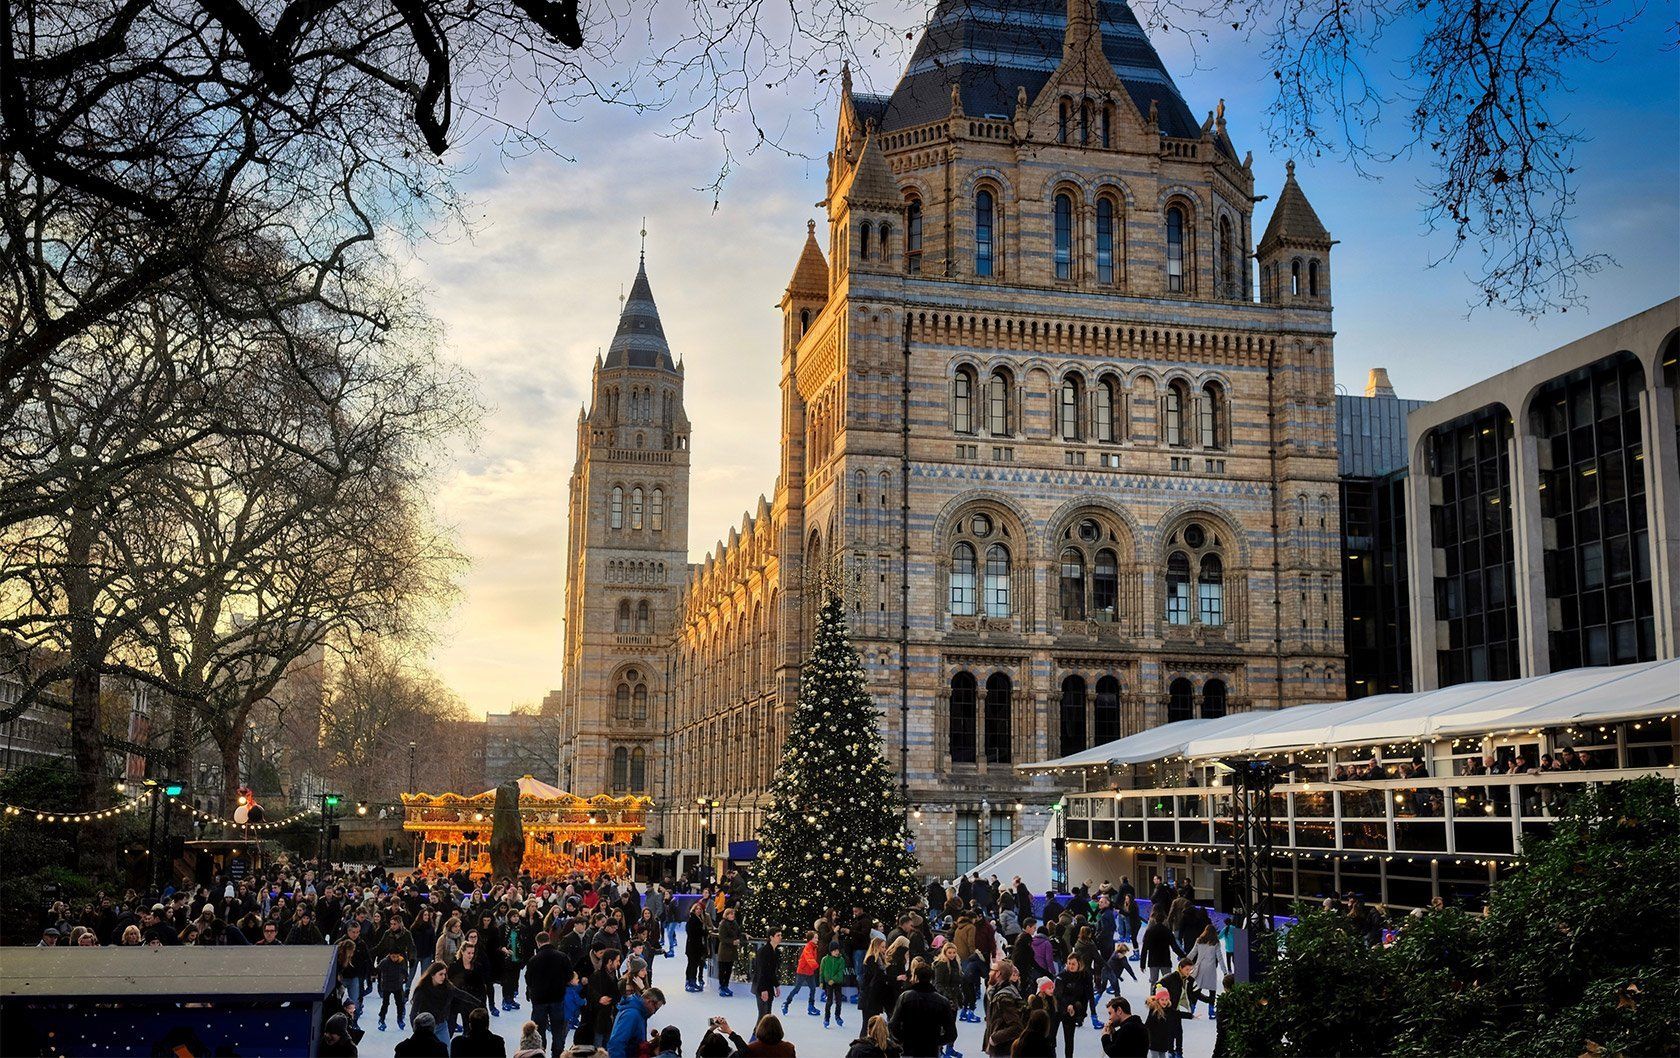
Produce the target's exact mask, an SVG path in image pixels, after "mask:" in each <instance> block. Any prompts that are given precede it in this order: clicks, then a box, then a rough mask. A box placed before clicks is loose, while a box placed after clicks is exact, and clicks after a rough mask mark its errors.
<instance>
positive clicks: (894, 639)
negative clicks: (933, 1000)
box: [560, 0, 1344, 875]
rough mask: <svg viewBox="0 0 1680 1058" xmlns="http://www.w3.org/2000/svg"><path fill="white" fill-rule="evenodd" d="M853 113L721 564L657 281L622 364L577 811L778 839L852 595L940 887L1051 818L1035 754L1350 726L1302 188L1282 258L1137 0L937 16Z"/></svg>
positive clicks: (1016, 4)
mask: <svg viewBox="0 0 1680 1058" xmlns="http://www.w3.org/2000/svg"><path fill="white" fill-rule="evenodd" d="M842 84H843V89H842V93H841V97H840V103H839V106H840V113H839V115H838V120H837V134H836V138H835V143H834V149H833V153H832V155H831V157H830V162H829V173H828V185H827V187H828V196H827V201H826V209H827V215H826V217H825V218H824V219H823V222H822V224H823V225H824V227H823V230H821V231H819V230H818V225H816V224H813V225H812V226H811V229H810V231H809V232H808V233H807V235H806V238H805V241H804V245H803V247H802V248H801V249H800V250H799V252H798V254H797V256H796V262H795V264H794V268H793V275H792V279H791V280H790V281H789V283H788V286H787V289H786V291H785V292H784V293H783V295H782V299H781V306H782V312H783V318H784V326H783V340H782V348H781V350H780V361H779V362H780V379H781V392H782V406H781V438H780V448H781V461H780V472H779V474H778V476H777V479H776V481H775V484H774V488H773V489H772V490H771V493H770V495H769V497H768V498H767V499H763V498H761V499H760V501H759V503H758V505H757V507H756V509H754V510H751V511H748V512H746V514H745V515H744V516H743V518H742V520H741V522H740V524H739V525H737V526H732V527H729V528H728V530H727V533H726V534H725V536H724V538H723V539H722V540H721V541H719V542H718V543H717V544H716V545H715V546H714V547H713V548H712V549H711V550H710V551H709V552H708V553H707V554H706V557H705V559H704V561H703V562H701V563H699V564H691V563H690V562H689V560H688V554H689V535H688V506H689V466H690V459H691V456H692V451H691V448H690V431H689V423H688V419H687V417H686V415H685V414H684V411H683V377H684V371H683V368H681V367H679V366H678V365H677V364H676V363H675V362H674V360H673V357H672V353H671V350H670V348H669V346H668V344H667V342H666V339H665V336H664V331H663V327H662V325H661V321H660V318H659V314H658V311H657V309H656V308H655V303H654V299H653V294H652V288H651V286H650V284H649V282H648V279H647V275H646V270H645V268H644V269H643V270H642V271H641V272H639V273H638V275H637V277H636V281H635V284H634V286H633V288H632V290H631V293H630V295H629V297H628V298H627V300H626V303H625V306H624V311H623V317H622V319H621V321H620V324H619V329H618V333H617V335H616V336H615V337H614V339H613V342H612V345H611V347H610V349H609V351H608V354H607V356H606V357H605V358H604V359H603V360H601V361H599V362H598V363H597V365H596V368H595V375H594V379H593V389H592V394H591V401H590V406H589V407H588V408H587V409H586V410H585V411H584V412H583V414H582V415H581V417H580V419H579V423H578V456H577V464H576V468H575V470H574V471H573V474H572V478H571V484H570V501H571V517H570V532H569V540H568V554H567V563H568V567H567V568H568V582H567V599H566V641H565V684H564V691H563V692H562V695H561V709H560V713H561V717H562V721H561V724H562V734H561V745H560V757H561V759H560V782H561V785H562V786H565V787H566V788H568V789H586V788H587V789H592V790H593V789H604V790H614V791H637V792H645V793H648V794H650V795H651V796H652V797H653V798H654V799H655V805H656V810H655V811H656V818H655V819H654V820H652V821H650V824H649V838H650V843H651V844H655V845H663V846H667V847H687V848H698V847H700V846H701V844H702V843H701V840H700V837H701V833H702V827H701V825H702V822H705V823H706V824H707V825H708V826H715V827H716V828H717V831H718V833H719V834H720V835H721V837H722V838H723V839H724V840H725V841H729V840H738V839H747V838H751V837H752V836H753V831H754V828H755V826H756V823H757V814H758V812H759V810H760V806H761V805H762V804H763V802H764V799H765V797H766V790H767V787H768V785H769V782H770V777H771V775H772V773H773V771H774V769H775V766H776V762H777V759H778V754H779V750H780V746H781V744H782V739H783V736H784V735H785V733H786V730H787V725H788V723H789V718H790V717H791V715H792V710H793V704H794V702H795V700H796V697H797V693H798V676H799V664H800V662H801V660H802V659H803V657H804V655H805V652H806V649H807V647H808V644H809V637H810V634H811V630H812V622H813V620H814V616H815V613H816V610H817V605H816V603H817V600H816V598H815V590H814V589H813V588H812V585H813V583H814V582H815V581H816V579H817V578H816V577H814V576H813V571H815V570H828V571H834V570H843V575H842V576H841V577H840V578H839V579H840V581H841V582H842V583H843V584H844V588H845V593H846V595H847V597H848V602H849V609H850V613H851V632H852V636H853V639H854V642H855V643H856V645H857V647H858V649H859V651H860V652H861V654H862V655H863V658H864V662H865V665H866V668H867V670H868V673H869V676H870V679H871V683H872V687H871V689H872V691H873V693H874V696H875V699H876V701H877V702H878V703H879V704H880V706H881V708H882V710H883V715H882V720H881V724H882V733H883V736H884V738H885V742H886V748H887V755H888V759H889V762H890V763H892V764H893V765H894V766H895V767H897V768H898V769H899V770H900V774H901V775H902V776H903V779H904V782H905V785H906V792H907V794H908V797H909V800H910V802H911V804H912V805H913V806H915V809H916V812H917V815H916V818H915V820H913V829H914V831H915V834H916V839H917V846H918V847H917V852H918V854H919V855H920V856H921V857H922V861H923V863H924V865H925V866H926V867H927V868H928V869H929V870H931V871H933V872H935V873H939V874H942V875H949V873H950V872H952V871H953V870H956V869H960V868H966V867H968V866H971V865H973V864H974V863H976V862H978V861H979V860H980V859H983V858H984V857H985V856H986V855H988V854H989V853H991V852H995V851H998V850H1000V849H1001V848H1002V847H1004V846H1007V845H1008V844H1010V843H1011V842H1012V841H1014V840H1015V839H1016V838H1018V837H1020V836H1021V835H1022V834H1023V833H1024V832H1025V831H1026V829H1027V828H1028V827H1030V826H1031V820H1032V817H1034V816H1042V814H1043V813H1045V812H1047V811H1048V806H1049V804H1050V803H1051V802H1052V801H1054V800H1055V799H1056V798H1057V797H1058V796H1059V794H1060V787H1059V786H1057V785H1055V783H1056V782H1057V780H1055V779H1053V778H1051V777H1047V776H1029V775H1022V774H1019V773H1017V771H1016V769H1015V765H1016V764H1017V763H1024V762H1028V761H1037V760H1045V759H1050V758H1055V757H1059V756H1064V755H1066V754H1068V753H1070V752H1074V751H1076V750H1078V749H1081V748H1084V747H1086V746H1090V745H1095V744H1098V743H1102V742H1106V741H1110V740H1113V739H1116V738H1119V737H1121V736H1123V735H1126V734H1130V733H1133V732H1136V731H1139V730H1141V729H1143V728H1146V727H1151V726H1154V725H1157V724H1161V723H1163V722H1166V721H1168V720H1175V719H1182V718H1187V717H1214V716H1220V715H1223V714H1225V713H1231V712H1240V711H1243V710H1249V709H1271V708H1275V707H1279V706H1287V705H1295V704H1299V703H1302V702H1306V701H1314V700H1325V699H1327V698H1339V697H1341V688H1342V686H1343V677H1344V674H1343V672H1342V653H1343V652H1342V632H1341V621H1340V614H1341V587H1340V577H1341V563H1340V558H1339V550H1340V549H1339V540H1340V532H1339V527H1338V525H1337V518H1338V510H1337V502H1336V494H1337V460H1336V434H1335V393H1334V370H1333V360H1332V349H1331V346H1332V337H1333V330H1332V326H1331V301H1332V293H1333V289H1334V288H1333V283H1332V270H1331V261H1330V249H1331V246H1332V239H1331V236H1330V233H1329V232H1328V231H1327V230H1326V229H1325V227H1324V224H1323V223H1322V222H1321V221H1320V219H1319V217H1318V216H1317V215H1316V214H1315V213H1314V211H1313V208H1312V206H1311V205H1310V204H1309V203H1308V201H1307V198H1306V195H1305V193H1304V192H1303V191H1302V189H1301V187H1300V185H1299V184H1298V183H1297V182H1296V179H1295V176H1294V172H1293V166H1291V167H1290V168H1289V171H1288V173H1287V175H1284V176H1283V181H1282V187H1281V189H1280V190H1277V191H1276V192H1275V197H1274V198H1273V199H1272V201H1271V203H1270V205H1271V208H1270V210H1269V213H1268V214H1267V215H1266V217H1265V218H1264V219H1265V225H1264V229H1263V231H1264V234H1262V235H1261V236H1260V237H1259V239H1258V241H1256V240H1255V236H1254V231H1255V223H1256V221H1257V220H1258V219H1260V218H1257V217H1256V215H1255V208H1256V204H1257V203H1259V202H1261V201H1262V200H1263V199H1265V198H1266V197H1267V196H1264V195H1256V193H1255V179H1256V175H1255V173H1254V171H1253V168H1252V165H1251V158H1250V157H1249V156H1248V155H1247V154H1245V153H1244V152H1241V151H1239V150H1238V149H1237V148H1236V147H1235V146H1234V145H1233V142H1232V139H1231V136H1230V134H1229V133H1228V131H1227V127H1226V121H1225V115H1224V107H1223V104H1220V105H1219V106H1218V108H1217V109H1211V110H1209V111H1208V112H1207V115H1206V118H1205V119H1201V120H1198V119H1197V117H1196V116H1195V114H1194V113H1193V112H1192V110H1191V109H1190V106H1189V105H1188V104H1187V103H1186V102H1185V100H1184V99H1183V98H1182V97H1181V96H1180V95H1179V92H1178V89H1177V88H1176V87H1175V86H1174V84H1173V82H1172V79H1171V77H1170V76H1169V75H1168V74H1167V72H1166V70H1165V68H1164V67H1163V66H1162V63H1161V60H1160V58H1159V57H1158V56H1157V55H1156V53H1155V50H1154V49H1153V48H1152V47H1151V45H1150V43H1149V40H1148V39H1147V37H1146V36H1145V34H1144V32H1143V30H1142V29H1141V27H1140V26H1139V25H1138V22H1137V20H1136V18H1135V17H1134V16H1133V14H1132V12H1131V11H1130V9H1129V8H1127V6H1126V5H1125V4H1123V3H1120V2H1118V0H1096V2H1094V0H1070V2H1069V3H1068V4H1067V6H1066V8H1065V9H1064V7H1063V6H1062V5H1061V4H1060V3H1058V2H1057V0H1025V2H1023V0H946V2H942V3H941V4H940V5H939V7H938V9H937V10H936V11H935V13H934V15H933V18H932V20H931V22H930V24H929V26H928V28H927V29H926V31H925V33H924V36H923V38H922V39H921V41H920V42H919V44H918V46H917V48H916V51H915V53H914V58H913V59H912V61H911V64H910V66H909V68H908V69H907V70H906V71H905V73H904V75H903V77H902V78H901V80H900V81H899V83H898V85H897V87H896V88H895V89H894V91H893V93H892V94H891V95H890V96H877V95H867V94H863V93H860V92H856V91H854V90H853V88H852V85H851V81H850V77H849V75H847V76H844V77H843V81H842ZM1274 179H1275V177H1274ZM1276 186H1277V185H1276V184H1275V183H1274V184H1272V187H1274V188H1275V187H1276ZM825 247H826V253H825ZM790 248H791V247H790ZM768 352H769V350H765V353H766V354H768ZM769 362H770V361H769V360H766V363H767V364H768V363H769ZM700 443H701V449H702V451H703V450H704V439H703V438H702V439H701V441H700ZM699 799H706V800H708V801H712V800H715V801H717V802H720V803H719V804H718V805H716V806H713V805H709V804H708V805H704V806H702V805H700V804H697V801H698V800H699Z"/></svg>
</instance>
